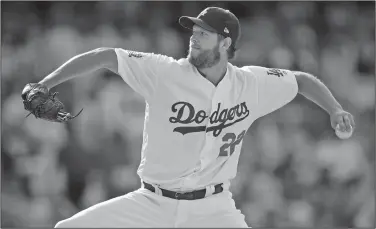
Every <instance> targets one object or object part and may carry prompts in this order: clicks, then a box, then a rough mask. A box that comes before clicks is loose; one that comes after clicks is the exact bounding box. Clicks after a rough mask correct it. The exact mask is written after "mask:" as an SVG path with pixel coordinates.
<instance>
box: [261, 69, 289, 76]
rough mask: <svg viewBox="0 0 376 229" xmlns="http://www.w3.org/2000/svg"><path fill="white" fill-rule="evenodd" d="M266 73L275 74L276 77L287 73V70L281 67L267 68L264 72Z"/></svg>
mask: <svg viewBox="0 0 376 229" xmlns="http://www.w3.org/2000/svg"><path fill="white" fill-rule="evenodd" d="M266 74H268V75H274V76H277V77H283V76H285V75H287V72H286V71H284V70H282V69H279V68H269V69H268V71H267V72H266Z"/></svg>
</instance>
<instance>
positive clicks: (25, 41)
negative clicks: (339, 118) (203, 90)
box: [1, 1, 375, 228]
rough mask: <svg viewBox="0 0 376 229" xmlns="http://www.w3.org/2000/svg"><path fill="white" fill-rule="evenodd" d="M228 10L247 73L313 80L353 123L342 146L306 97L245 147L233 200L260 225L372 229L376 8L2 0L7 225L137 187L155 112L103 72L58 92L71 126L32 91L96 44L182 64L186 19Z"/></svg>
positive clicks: (263, 125) (49, 217)
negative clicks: (259, 69) (256, 68)
mask: <svg viewBox="0 0 376 229" xmlns="http://www.w3.org/2000/svg"><path fill="white" fill-rule="evenodd" d="M207 6H220V7H224V8H228V9H229V10H231V11H232V12H234V13H235V14H236V15H237V16H238V17H239V19H240V21H241V25H242V38H241V40H240V50H239V51H238V55H237V58H236V59H235V60H234V61H232V63H233V64H235V65H238V66H243V65H260V66H266V67H276V68H285V69H291V70H300V71H306V72H310V73H312V74H314V75H316V76H317V77H318V78H320V79H321V80H322V81H323V82H324V83H325V84H326V85H327V86H328V87H329V88H330V90H331V91H332V92H333V94H334V96H335V97H336V98H337V99H338V100H339V101H340V103H341V104H342V106H343V107H344V109H346V110H347V111H349V112H351V113H352V114H353V115H354V117H355V122H356V124H357V126H356V129H355V132H354V135H353V137H352V138H351V139H350V140H346V141H342V140H339V139H338V138H337V137H336V136H335V134H334V132H333V130H332V129H331V127H330V123H329V116H328V115H327V114H326V113H325V112H324V111H323V110H321V108H319V107H318V106H316V105H315V104H313V103H312V102H310V101H308V100H306V99H305V98H303V97H302V96H300V95H298V96H297V97H296V98H295V99H294V100H293V101H292V102H291V103H289V104H288V105H287V106H285V107H283V108H282V109H280V110H278V111H276V112H274V113H272V114H269V115H267V116H265V117H262V118H260V119H259V120H257V121H256V122H255V123H254V124H253V125H252V126H251V128H250V130H249V131H248V133H247V136H246V137H245V138H244V143H243V149H242V150H243V152H242V154H241V158H240V162H239V168H238V176H237V177H236V179H234V180H233V181H232V186H231V191H232V192H233V195H234V198H235V201H236V205H237V207H238V208H239V209H241V210H242V212H243V214H244V215H245V216H246V221H247V223H248V225H249V226H252V227H317V228H323V227H327V228H334V227H336V228H339V227H342V228H343V227H368V228H371V227H372V228H375V195H374V191H375V188H374V187H375V186H374V182H375V171H374V166H375V83H374V80H375V75H374V73H375V16H374V13H375V3H374V2H318V3H316V2H218V3H215V2H120V1H111V2H105V1H103V2H44V1H41V2H3V1H2V2H1V17H2V18H1V22H2V24H1V34H2V40H1V54H2V58H1V75H2V78H1V98H2V99H1V111H2V114H1V117H2V136H1V137H2V144H1V174H2V177H1V180H2V199H1V202H2V208H1V214H2V222H1V226H2V227H53V226H54V225H55V224H56V223H57V222H58V221H59V220H62V219H65V218H68V217H70V216H72V215H73V214H75V213H77V212H78V211H80V210H82V209H85V208H87V207H89V206H92V205H94V204H96V203H99V202H102V201H105V200H108V199H110V198H113V197H116V196H119V195H123V194H126V193H128V192H131V191H133V190H135V189H137V188H139V187H140V181H139V178H138V176H137V174H136V170H137V167H138V164H139V162H140V150H141V144H142V130H143V118H144V108H145V103H144V101H143V98H142V97H141V96H140V95H138V94H136V93H135V92H134V91H132V90H131V89H130V88H129V86H127V85H126V83H125V82H124V81H122V79H121V77H119V76H117V75H115V74H113V73H111V72H108V71H98V72H96V73H95V74H93V75H91V76H83V77H80V78H77V79H74V80H71V81H68V82H66V83H63V84H61V85H59V86H57V87H55V88H54V89H53V91H59V92H60V94H59V96H60V98H61V100H62V101H63V102H64V103H65V104H66V109H67V110H68V111H71V112H73V113H76V112H77V111H79V109H81V108H84V111H83V113H82V114H81V115H80V116H79V117H78V118H77V119H75V120H74V121H71V122H69V123H67V124H64V125H62V124H56V123H49V122H46V121H41V120H37V119H35V118H34V117H33V116H30V117H29V118H27V119H25V118H24V117H25V116H26V115H27V112H26V111H25V110H24V109H23V104H22V102H21V97H20V94H21V91H22V89H23V87H24V85H25V84H26V83H29V82H38V81H39V80H41V79H42V78H43V77H44V76H46V75H47V74H49V73H50V72H51V71H53V70H55V69H56V68H57V67H59V66H60V65H61V64H63V63H64V62H65V61H67V60H68V59H69V58H71V57H73V56H74V55H77V54H79V53H82V52H86V51H89V50H92V49H95V48H98V47H119V48H124V49H128V50H136V51H144V52H154V53H161V54H165V55H169V56H172V57H175V58H176V59H180V58H184V57H185V56H186V54H187V50H188V43H189V36H190V33H189V31H186V30H184V29H183V28H181V27H180V26H179V24H178V18H179V16H181V15H190V16H196V15H198V14H199V12H200V11H201V10H203V8H204V7H207Z"/></svg>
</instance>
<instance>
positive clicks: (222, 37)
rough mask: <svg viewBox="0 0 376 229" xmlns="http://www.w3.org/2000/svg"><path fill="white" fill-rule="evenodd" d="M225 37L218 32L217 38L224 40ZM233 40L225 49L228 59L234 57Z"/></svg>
mask: <svg viewBox="0 0 376 229" xmlns="http://www.w3.org/2000/svg"><path fill="white" fill-rule="evenodd" d="M224 39H225V36H223V35H222V34H218V40H224ZM233 42H234V41H232V43H231V45H230V47H229V48H228V49H227V57H228V59H229V60H230V59H232V58H234V57H235V52H236V49H235V47H234V43H233Z"/></svg>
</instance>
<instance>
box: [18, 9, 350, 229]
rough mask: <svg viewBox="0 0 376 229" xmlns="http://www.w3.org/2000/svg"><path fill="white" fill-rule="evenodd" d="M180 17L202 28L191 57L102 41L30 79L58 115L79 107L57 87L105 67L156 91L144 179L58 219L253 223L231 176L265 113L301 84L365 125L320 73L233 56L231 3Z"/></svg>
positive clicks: (28, 91) (43, 113) (37, 99)
mask: <svg viewBox="0 0 376 229" xmlns="http://www.w3.org/2000/svg"><path fill="white" fill-rule="evenodd" d="M179 23H180V24H181V25H182V26H183V27H185V28H187V29H189V30H191V31H192V36H191V37H190V44H189V54H188V56H187V57H186V58H184V59H180V60H175V59H173V58H171V57H167V56H164V55H159V54H153V53H141V52H135V51H130V50H124V49H120V48H98V49H95V50H92V51H89V52H87V53H83V54H80V55H78V56H75V57H73V58H72V59H70V60H68V61H67V62H66V63H64V64H63V65H62V66H60V67H59V68H57V69H56V70H55V71H53V72H52V73H51V74H49V75H48V76H47V77H45V78H44V79H43V80H41V81H40V82H39V83H32V84H28V85H26V86H25V88H24V90H23V92H22V98H23V102H24V105H25V109H26V110H28V111H29V112H30V113H32V114H34V115H35V117H37V118H42V119H46V120H49V121H57V122H66V121H69V120H71V119H72V118H74V117H75V116H73V115H71V114H70V113H67V112H66V111H63V109H64V106H63V105H62V103H61V102H60V101H59V100H58V99H57V97H56V93H51V92H50V89H51V88H52V87H54V86H56V85H58V84H60V83H63V82H65V81H67V80H70V79H73V78H74V77H76V76H80V75H83V74H87V73H90V72H93V71H96V70H98V69H101V68H106V69H109V70H111V71H112V72H114V73H116V74H118V75H120V76H121V77H122V78H123V80H124V81H125V82H126V83H127V84H128V85H129V86H130V87H131V88H133V89H134V90H135V91H136V92H137V93H139V94H140V95H142V96H143V97H144V98H145V101H146V108H145V112H146V114H145V122H144V131H143V144H142V150H141V163H140V165H139V168H138V171H137V173H138V175H139V177H140V179H141V181H142V187H140V188H139V189H138V190H135V191H133V192H131V193H128V194H126V195H123V196H120V197H117V198H114V199H111V200H108V201H105V202H103V203H100V204H97V205H94V206H92V207H90V208H88V209H86V210H83V211H81V212H79V213H77V214H76V215H74V216H72V217H70V218H68V219H65V220H63V221H60V222H58V223H57V225H56V227H107V228H110V227H111V228H112V227H113V228H115V227H248V225H247V224H246V222H245V219H244V215H243V214H242V213H241V212H240V211H239V210H238V209H237V208H236V206H235V202H234V200H233V199H232V194H231V192H230V191H229V186H230V181H231V179H233V178H234V177H235V176H236V172H237V165H238V160H239V155H240V151H241V147H242V141H243V138H244V136H245V134H246V133H247V130H248V128H249V127H250V126H251V124H252V123H253V122H254V121H255V120H256V119H258V118H260V117H262V116H264V115H267V114H268V113H271V112H273V111H275V110H277V109H279V108H281V107H282V106H284V105H286V104H287V103H289V102H290V101H291V100H293V99H294V97H295V96H296V95H297V93H300V94H302V95H303V96H305V97H306V98H308V99H310V100H312V101H313V102H315V103H316V104H318V105H319V106H320V107H322V108H323V109H324V110H326V111H327V112H328V114H329V115H330V120H331V126H332V127H333V129H335V128H336V127H337V125H338V126H339V129H340V130H341V131H342V132H346V131H347V132H350V131H352V128H354V127H355V125H354V119H353V117H352V115H351V114H350V113H348V112H346V111H344V110H343V109H342V107H341V105H340V104H339V103H338V102H337V101H336V99H335V98H334V97H333V96H332V94H331V93H330V91H329V90H328V88H327V87H326V86H325V85H324V84H323V83H322V82H320V81H319V80H318V79H317V78H315V77H314V76H312V75H311V74H308V73H304V72H295V71H291V70H286V69H276V68H265V67H258V66H244V67H241V68H239V67H237V66H234V65H232V64H231V63H229V59H231V58H233V57H234V54H235V51H236V50H237V42H238V40H239V37H240V24H239V20H238V18H237V17H236V16H235V15H234V14H233V13H231V12H230V11H228V10H225V9H222V8H217V7H209V8H206V9H205V10H204V11H202V12H201V13H200V14H199V15H198V16H197V17H187V16H183V17H181V18H180V19H179Z"/></svg>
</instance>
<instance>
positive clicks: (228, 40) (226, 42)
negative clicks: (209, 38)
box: [222, 37, 232, 50]
mask: <svg viewBox="0 0 376 229" xmlns="http://www.w3.org/2000/svg"><path fill="white" fill-rule="evenodd" d="M231 44H232V40H231V38H229V37H226V38H225V39H223V46H222V47H223V48H225V50H228V49H229V48H230V46H231Z"/></svg>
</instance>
